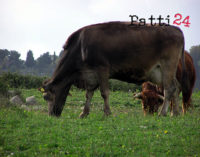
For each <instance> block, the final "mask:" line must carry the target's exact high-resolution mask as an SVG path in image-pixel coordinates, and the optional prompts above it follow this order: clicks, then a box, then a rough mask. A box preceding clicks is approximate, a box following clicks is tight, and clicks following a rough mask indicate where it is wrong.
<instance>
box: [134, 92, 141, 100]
mask: <svg viewBox="0 0 200 157" xmlns="http://www.w3.org/2000/svg"><path fill="white" fill-rule="evenodd" d="M133 98H137V99H142V94H141V93H136V94H133Z"/></svg>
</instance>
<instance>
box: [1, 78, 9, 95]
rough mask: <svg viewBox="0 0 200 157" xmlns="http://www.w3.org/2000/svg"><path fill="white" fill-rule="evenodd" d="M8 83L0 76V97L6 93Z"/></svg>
mask: <svg viewBox="0 0 200 157" xmlns="http://www.w3.org/2000/svg"><path fill="white" fill-rule="evenodd" d="M8 88H9V86H8V83H7V81H5V80H3V79H2V78H1V77H0V97H1V96H7V95H8Z"/></svg>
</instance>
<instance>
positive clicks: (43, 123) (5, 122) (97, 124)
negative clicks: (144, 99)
mask: <svg viewBox="0 0 200 157" xmlns="http://www.w3.org/2000/svg"><path fill="white" fill-rule="evenodd" d="M22 93H23V96H24V97H27V96H31V95H35V96H36V98H37V100H38V101H39V103H40V104H42V110H25V109H21V108H19V107H1V108H0V156H19V157H23V156H37V157H38V156H75V157H76V156H77V157H78V156H80V157H85V156H86V157H90V156H94V157H104V156H108V157H110V156H130V157H132V156H138V157H143V156H156V157H157V156H159V157H162V156H173V157H174V156H181V157H183V156H191V157H197V156H200V93H194V94H193V103H194V109H193V110H191V111H190V112H188V113H187V114H186V115H185V116H182V115H181V116H178V117H170V116H169V115H168V116H167V117H158V116H157V115H154V116H150V115H148V116H146V117H144V116H143V112H142V108H141V103H140V101H138V100H133V98H132V93H128V92H127V93H126V92H119V91H116V92H111V95H110V105H111V110H112V115H111V116H109V117H104V116H103V111H102V108H103V105H102V104H103V100H102V98H101V97H100V93H99V92H96V93H95V95H94V97H93V101H92V105H91V112H90V115H89V116H88V117H87V118H85V119H79V114H80V113H81V111H82V107H83V105H84V101H85V92H83V91H77V90H73V91H70V93H71V94H72V97H68V99H67V103H66V106H65V108H64V111H63V113H62V116H61V117H60V118H55V117H49V116H48V115H47V106H46V102H45V101H44V100H43V99H42V95H41V94H40V93H39V92H38V91H37V90H35V89H31V90H22Z"/></svg>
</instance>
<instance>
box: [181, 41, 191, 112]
mask: <svg viewBox="0 0 200 157" xmlns="http://www.w3.org/2000/svg"><path fill="white" fill-rule="evenodd" d="M184 51H185V43H184V44H183V48H182V56H181V64H182V78H181V89H182V97H183V98H182V100H183V111H184V110H185V109H186V108H188V107H189V106H188V105H190V97H191V92H190V81H189V76H188V72H187V69H186V64H185V54H184Z"/></svg>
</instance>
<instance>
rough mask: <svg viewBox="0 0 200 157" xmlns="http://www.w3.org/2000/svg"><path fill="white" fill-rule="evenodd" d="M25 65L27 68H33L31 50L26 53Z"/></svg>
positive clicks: (33, 61) (33, 62)
mask: <svg viewBox="0 0 200 157" xmlns="http://www.w3.org/2000/svg"><path fill="white" fill-rule="evenodd" d="M25 65H26V66H27V67H29V68H31V67H34V66H35V60H34V57H33V52H32V51H31V50H29V51H28V52H27V56H26V62H25Z"/></svg>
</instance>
